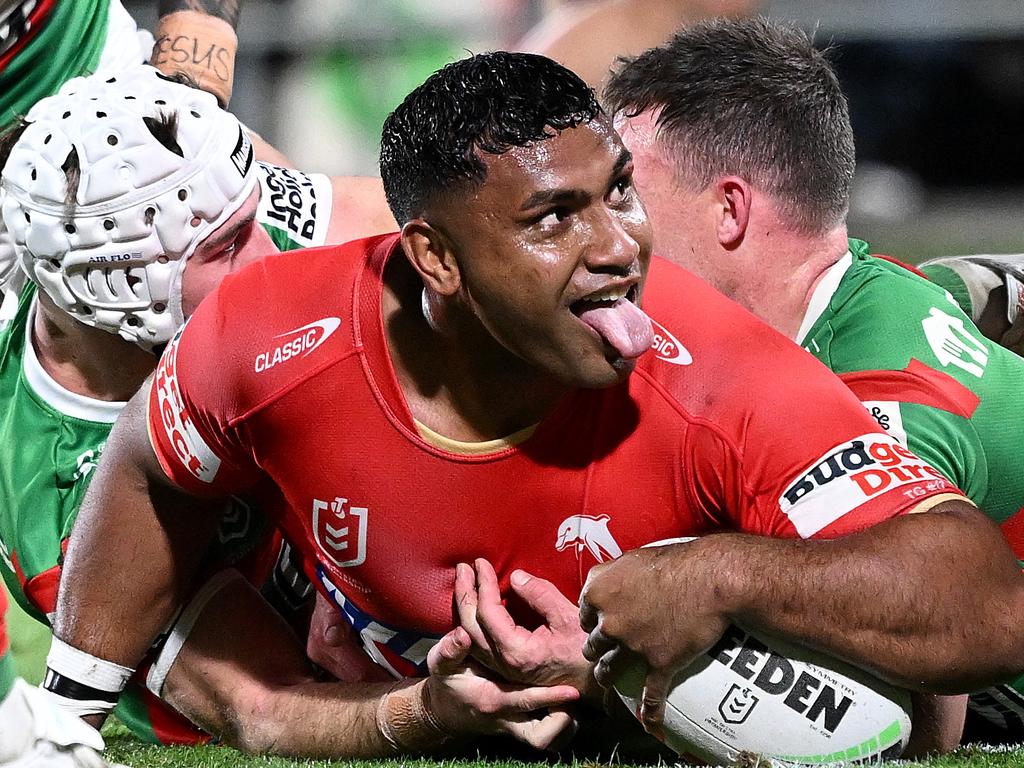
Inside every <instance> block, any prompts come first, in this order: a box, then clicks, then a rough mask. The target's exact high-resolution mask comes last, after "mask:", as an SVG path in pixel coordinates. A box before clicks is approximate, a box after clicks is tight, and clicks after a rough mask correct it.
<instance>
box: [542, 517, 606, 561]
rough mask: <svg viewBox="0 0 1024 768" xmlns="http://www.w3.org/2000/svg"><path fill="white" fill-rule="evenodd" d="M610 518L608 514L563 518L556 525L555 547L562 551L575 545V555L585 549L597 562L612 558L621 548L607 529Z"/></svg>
mask: <svg viewBox="0 0 1024 768" xmlns="http://www.w3.org/2000/svg"><path fill="white" fill-rule="evenodd" d="M610 519H611V518H609V517H608V515H601V516H600V517H594V516H592V515H573V516H572V517H567V518H565V520H563V521H562V524H561V525H559V526H558V539H557V540H556V541H555V549H556V550H558V551H559V552H564V551H565V550H567V549H568V548H569V547H575V549H576V555H577V556H579V554H580V553H581V552H583V550H584V549H586V550H588V551H589V552H590V554H592V555H593V556H594V559H595V560H597V562H599V563H603V562H605V561H606V560H614V559H615V558H616V557H618V556H619V555H621V554H622V549H621V548H620V547H619V545H618V543H617V542H616V541H615V537H614V536H612V532H611V531H609V530H608V521H609V520H610Z"/></svg>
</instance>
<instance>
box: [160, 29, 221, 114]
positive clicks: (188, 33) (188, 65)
mask: <svg viewBox="0 0 1024 768" xmlns="http://www.w3.org/2000/svg"><path fill="white" fill-rule="evenodd" d="M154 36H155V37H156V44H155V45H154V46H153V56H152V57H151V63H152V64H153V66H155V67H156V68H157V69H159V70H160V71H161V72H163V73H164V74H165V75H176V74H178V73H183V74H185V75H188V76H189V77H190V78H192V79H193V80H195V81H196V84H197V85H198V86H199V87H200V88H202V89H203V90H204V91H206V92H207V93H212V94H213V95H214V96H216V97H217V101H218V102H220V105H221V107H222V108H227V105H228V102H229V101H231V89H232V86H233V85H234V80H235V52H236V51H237V50H238V36H237V35H236V34H235V30H234V28H233V27H232V26H231V25H230V24H229V23H228V22H226V21H224V19H218V18H217V17H215V16H209V15H207V14H205V13H200V12H199V11H175V12H174V13H169V14H167V15H166V16H161V17H160V21H159V22H158V23H157V26H156V33H155V35H154ZM185 41H187V42H185ZM193 51H195V52H197V55H193Z"/></svg>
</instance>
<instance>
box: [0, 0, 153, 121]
mask: <svg viewBox="0 0 1024 768" xmlns="http://www.w3.org/2000/svg"><path fill="white" fill-rule="evenodd" d="M38 23H41V24H42V25H43V26H42V28H41V29H39V30H38V32H36V33H35V34H34V35H33V36H32V37H31V38H30V39H29V40H28V42H27V43H26V44H25V46H24V48H22V49H21V50H19V51H18V52H17V53H16V54H15V55H14V57H13V59H11V61H10V62H9V63H8V64H7V65H6V66H5V67H3V68H0V130H3V129H4V128H6V127H8V126H9V125H11V124H12V123H13V122H14V121H15V120H16V119H18V118H19V117H22V116H24V115H25V114H27V113H28V110H29V108H30V107H31V106H32V105H33V104H35V103H36V102H37V101H39V100H40V99H41V98H43V97H44V96H51V95H53V94H54V93H56V92H57V90H58V89H59V88H60V87H61V86H62V85H64V83H66V82H67V81H68V80H70V79H71V78H73V77H78V76H79V75H88V74H91V73H93V72H105V71H117V70H119V69H123V68H124V67H126V66H129V65H132V64H141V63H142V62H144V61H147V60H148V59H149V56H150V53H151V51H152V50H153V36H152V35H151V34H150V33H149V32H146V31H143V30H139V29H138V27H137V26H136V25H135V21H134V20H133V19H132V17H131V16H130V15H129V14H128V12H127V11H126V10H125V9H124V7H123V6H122V5H121V2H120V0H59V1H58V2H57V3H55V4H54V5H53V8H52V10H50V12H49V14H48V15H47V16H45V17H44V18H43V19H42V20H41V21H40V22H38Z"/></svg>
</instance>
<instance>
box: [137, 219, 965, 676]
mask: <svg viewBox="0 0 1024 768" xmlns="http://www.w3.org/2000/svg"><path fill="white" fill-rule="evenodd" d="M396 244H397V236H395V235H389V236H383V237H376V238H370V239H367V240H362V241H356V242H353V243H349V244H346V245H343V246H336V247H329V248H319V249H314V250H307V251H299V252H293V253H282V254H279V255H274V256H272V257H270V258H267V259H265V260H263V261H262V262H260V263H258V264H255V265H253V266H252V267H250V268H247V269H245V270H242V271H241V272H239V273H237V274H234V275H231V276H230V277H228V278H227V279H226V280H225V281H224V283H223V284H222V285H221V287H220V288H219V289H218V291H217V292H216V293H214V294H213V295H212V296H211V297H210V298H208V299H207V300H206V301H205V302H204V303H203V304H202V306H201V307H200V308H199V310H198V311H197V312H196V313H195V315H194V316H193V317H192V319H191V320H190V321H189V322H188V324H187V325H186V326H185V328H184V329H183V330H182V331H181V332H180V334H179V335H178V337H176V338H175V339H174V340H173V341H172V343H171V344H170V345H168V348H167V350H166V352H165V354H164V356H163V358H162V361H161V363H160V366H159V369H158V372H157V375H156V376H155V377H154V383H153V387H152V390H151V392H150V405H149V408H150V410H149V412H150V432H151V435H152V438H153V442H154V448H155V450H156V452H157V455H158V456H159V458H160V461H161V463H162V464H163V466H164V469H165V471H166V472H167V474H168V476H169V477H170V478H171V479H172V480H174V481H175V482H176V483H178V484H179V485H181V486H182V487H184V488H186V489H188V490H190V491H192V492H195V493H198V494H202V495H211V494H213V495H220V494H227V493H238V492H242V491H246V492H247V493H248V494H249V496H250V497H251V498H255V499H256V500H258V501H259V502H260V503H262V504H265V505H266V506H267V507H268V508H269V510H270V511H271V512H272V513H273V514H274V515H276V517H277V520H278V521H279V522H280V524H281V526H282V527H283V529H284V531H285V534H286V536H287V537H288V538H289V539H290V540H291V541H292V542H293V543H294V544H295V545H296V546H297V547H299V548H300V549H301V550H302V551H303V552H304V553H305V555H306V557H307V559H308V560H309V562H310V563H311V564H315V565H311V570H312V571H313V573H311V577H312V578H313V580H314V583H317V585H318V586H319V587H320V588H321V589H322V590H324V591H325V593H326V594H327V595H328V596H330V597H332V598H333V599H334V600H335V601H336V603H337V604H338V605H339V607H340V608H341V609H342V610H343V611H344V613H345V615H346V616H347V617H348V618H349V620H350V621H352V623H353V624H354V625H355V627H356V628H357V629H358V630H359V631H360V633H361V635H362V638H363V640H364V645H365V646H366V647H367V650H368V651H369V652H370V654H371V655H372V656H374V658H376V659H377V660H378V661H380V662H381V663H384V664H386V665H388V666H390V667H391V668H392V669H393V670H394V671H397V672H398V673H401V674H414V673H416V672H418V671H422V664H423V660H424V659H425V657H426V652H427V650H428V649H429V647H430V645H431V644H432V642H433V639H434V638H436V637H438V636H440V635H441V634H442V633H444V632H446V631H448V630H449V629H451V628H452V626H453V616H452V606H451V598H452V585H453V582H454V566H455V564H456V563H458V562H472V560H473V558H476V557H486V558H487V559H488V560H490V561H491V562H492V563H493V564H494V566H495V568H496V570H497V572H498V575H499V579H500V581H501V585H502V588H503V589H507V588H508V577H509V575H510V573H511V572H512V570H514V569H515V568H523V569H525V570H527V571H529V572H531V573H534V574H537V575H540V576H542V577H544V578H547V579H549V580H551V581H553V582H554V583H555V584H556V585H557V586H558V587H559V588H560V589H561V590H562V591H563V593H564V594H565V595H567V596H569V597H571V598H573V599H576V598H577V596H578V594H579V591H580V588H581V586H582V584H583V582H584V580H585V578H586V575H587V572H588V571H589V569H590V568H591V567H592V566H593V565H594V564H595V563H597V562H600V561H602V560H606V559H610V558H613V557H615V556H617V555H618V554H620V553H621V552H622V551H625V550H628V549H632V548H635V547H638V546H640V545H642V544H645V543H648V542H651V541H655V540H659V539H665V538H670V537H677V536H683V535H700V534H702V533H706V532H709V531H714V530H720V529H732V530H740V531H747V532H750V533H756V534H764V535H768V536H797V535H799V536H805V537H808V536H836V535H841V534H844V533H848V532H851V531H854V530H858V529H860V528H863V527H866V526H869V525H872V524H874V523H877V522H879V521H881V520H884V519H886V518H889V517H892V516H895V515H897V514H900V513H901V512H903V511H906V510H907V509H909V508H910V507H912V506H914V505H915V504H916V503H917V502H919V501H920V500H922V499H924V498H926V497H928V496H932V495H935V494H938V493H941V492H949V491H951V490H955V489H954V488H953V487H952V486H950V484H949V483H948V482H947V481H945V480H944V479H942V478H941V476H939V474H938V473H937V472H935V471H934V470H932V469H931V468H930V467H927V466H926V465H924V464H923V463H922V462H921V461H920V460H918V459H917V458H916V457H915V456H913V454H911V453H909V452H908V451H906V450H905V449H903V448H901V447H900V446H899V445H898V444H897V443H896V442H895V441H894V440H893V439H892V438H890V437H889V436H888V435H886V434H885V433H883V432H881V431H880V430H879V428H878V426H877V424H876V422H875V421H874V419H872V418H871V416H869V415H868V413H867V412H866V411H865V410H864V408H863V407H862V406H861V404H860V403H859V402H858V401H857V399H856V398H855V397H854V396H853V395H852V394H851V393H850V392H849V391H848V390H847V388H846V387H845V386H844V385H843V384H842V382H841V381H840V380H839V379H838V378H836V377H834V376H833V375H832V374H831V373H830V372H829V371H828V370H827V369H826V368H825V367H824V366H822V365H821V364H820V363H818V362H817V361H816V360H814V359H813V358H812V357H811V355H810V354H808V353H807V352H805V351H804V350H802V349H800V348H799V347H797V346H796V345H795V344H793V343H791V342H790V341H788V340H787V339H785V338H783V337H782V336H781V335H780V334H778V333H776V332H774V331H773V330H771V329H770V328H768V327H767V326H766V325H764V324H763V323H761V322H760V321H759V320H757V319H756V318H755V317H754V316H753V315H751V314H750V313H748V312H746V311H745V310H744V309H742V308H740V307H739V306H738V305H736V304H734V303H732V302H731V301H729V300H727V299H726V298H725V297H723V296H722V295H721V294H719V293H718V292H717V291H715V290H714V289H713V288H711V287H710V286H708V285H707V284H705V283H703V282H702V281H700V280H698V279H697V278H696V277H694V276H693V275H691V274H690V273H688V272H686V271H684V270H682V269H680V268H678V267H675V266H673V265H670V264H668V263H666V262H662V261H660V260H657V259H656V260H655V261H654V264H653V266H652V269H651V274H650V277H649V279H648V281H647V286H646V288H645V291H644V297H643V305H644V308H645V310H646V311H647V312H648V314H650V315H651V317H652V318H653V320H654V321H655V330H656V338H655V345H654V349H653V350H652V351H651V352H650V353H648V354H647V355H645V356H644V357H643V358H641V360H640V362H639V363H638V365H637V367H636V370H635V371H634V373H633V374H632V375H631V376H630V377H629V379H628V380H627V381H626V382H625V383H623V384H620V385H617V386H614V387H610V388H608V389H602V390H578V391H575V392H573V393H571V394H570V395H568V396H566V397H565V398H564V399H563V401H562V402H561V403H560V404H559V405H558V406H557V408H556V409H555V410H554V412H553V413H551V414H550V416H549V417H548V418H547V419H545V420H544V421H543V422H542V423H541V424H540V425H539V426H538V428H537V430H536V431H535V432H534V433H533V435H532V436H531V437H530V438H529V439H528V440H526V441H525V442H523V443H521V444H519V445H518V446H515V447H510V448H506V449H504V450H500V451H498V452H496V453H492V454H487V455H484V456H464V455H456V454H452V453H448V452H446V451H444V450H441V449H439V448H437V447H435V446H434V445H432V444H430V443H428V442H425V441H424V440H423V439H422V438H421V437H420V436H419V434H418V433H417V430H416V427H415V424H414V422H413V419H412V416H411V414H410V412H409V409H408V407H407V405H406V402H405V399H404V397H403V395H402V392H401V390H400V388H399V385H398V383H397V381H396V378H395V374H394V370H393V368H392V365H391V361H390V357H389V354H388V351H387V346H386V341H385V337H384V331H383V328H382V319H381V308H380V301H381V294H382V280H381V275H382V273H383V268H384V265H385V264H386V263H387V261H388V259H389V258H391V257H392V255H393V254H396V253H397V254H398V255H397V257H398V258H403V257H402V256H401V252H400V249H397V248H396Z"/></svg>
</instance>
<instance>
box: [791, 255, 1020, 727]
mask: <svg viewBox="0 0 1024 768" xmlns="http://www.w3.org/2000/svg"><path fill="white" fill-rule="evenodd" d="M797 341H798V343H800V344H801V345H802V346H803V347H804V348H806V349H807V350H808V351H810V352H811V353H812V354H813V355H814V356H815V357H817V358H818V359H819V360H821V361H822V362H823V363H825V365H827V366H828V367H829V368H831V369H832V370H833V371H835V372H836V373H837V374H840V376H841V378H842V379H843V380H844V381H845V382H846V383H847V385H848V386H850V388H851V389H853V391H854V393H855V394H857V396H858V397H859V398H860V400H861V402H863V403H864V406H865V407H866V408H867V409H868V411H869V412H870V413H871V415H872V416H874V417H875V419H876V420H877V421H878V423H879V424H880V425H881V426H882V427H883V428H884V429H886V430H887V431H888V432H890V433H891V434H892V435H893V436H894V437H896V438H897V439H898V440H900V441H901V442H902V443H904V444H905V445H906V446H907V447H908V448H910V450H912V451H914V453H916V454H917V455H918V456H920V457H921V458H922V459H924V460H925V461H926V462H928V463H929V464H930V465H932V466H933V467H935V468H936V469H938V470H939V471H940V472H942V473H943V474H944V475H946V477H947V478H949V479H950V480H951V481H952V482H954V483H955V484H956V485H957V486H958V487H959V488H960V489H961V490H962V491H963V492H964V493H965V494H967V496H968V497H969V498H970V499H971V500H972V501H973V502H974V503H975V504H977V505H978V507H979V508H980V509H981V510H982V511H983V512H984V513H985V514H986V515H987V516H988V517H990V518H991V519H992V520H994V521H995V522H996V523H998V524H999V525H1000V526H1001V527H1002V530H1003V533H1004V535H1005V536H1006V538H1007V540H1008V541H1009V542H1010V545H1011V547H1012V548H1013V550H1014V552H1015V553H1016V555H1017V557H1018V559H1021V560H1022V561H1024V514H1022V511H1024V472H1021V469H1020V456H1021V451H1022V450H1024V420H1021V419H1019V418H1016V416H1015V414H1016V413H1017V410H1016V405H1017V403H1018V401H1019V399H1020V393H1021V392H1024V359H1022V358H1020V357H1018V356H1017V355H1015V354H1013V353H1012V352H1010V351H1008V350H1006V349H1004V348H1003V347H1000V346H999V345H998V344H996V343H995V342H992V341H989V340H988V339H986V338H985V337H984V336H983V335H982V334H981V332H980V331H979V330H978V329H977V328H976V327H975V325H974V324H973V323H972V322H971V321H970V319H968V317H967V315H965V314H964V312H963V311H962V310H961V308H960V306H959V305H958V304H957V302H956V301H955V300H954V299H953V297H952V296H951V295H950V293H949V292H948V291H946V290H945V289H944V288H942V287H941V286H939V285H936V284H933V283H931V282H929V281H928V280H925V279H924V278H922V277H920V276H918V275H916V274H914V273H913V272H911V271H910V270H909V269H906V268H904V267H902V266H899V265H898V264H894V263H892V262H889V261H887V260H884V259H880V258H876V257H873V256H871V255H869V250H868V246H867V244H866V243H863V242H860V241H858V240H851V241H850V252H849V253H848V254H847V255H846V256H845V257H844V258H843V259H842V260H841V261H840V262H839V263H837V264H836V265H835V266H834V267H832V269H831V270H829V272H828V273H827V274H826V275H825V276H824V277H823V279H822V280H821V282H820V283H819V285H818V287H817V289H816V290H815V292H814V294H813V296H812V298H811V301H810V304H809V307H808V310H807V314H806V316H805V318H804V321H803V323H802V325H801V328H800V331H799V333H798V336H797ZM1022 631H1024V626H1022ZM994 697H996V698H994ZM1011 705H1012V707H1013V712H1014V713H1016V714H1013V717H1012V718H1011V717H1007V716H1006V711H1004V710H1007V708H1008V707H1010V706H1011ZM972 707H973V708H977V709H979V710H980V711H982V713H983V714H985V715H986V716H987V717H990V718H991V719H993V721H994V722H996V723H997V724H999V725H1000V726H1003V725H1004V724H1006V723H1009V722H1010V721H1011V720H1014V719H1015V723H1016V726H1017V727H1018V728H1020V727H1021V724H1022V722H1024V678H1021V679H1020V680H1018V681H1016V682H1015V683H1014V684H1013V686H1012V687H1006V689H1005V690H1003V689H1002V688H1001V689H996V690H993V691H988V692H986V693H985V694H982V695H980V696H978V697H975V699H974V700H972ZM1020 733H1021V735H1024V730H1021V732H1020Z"/></svg>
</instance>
